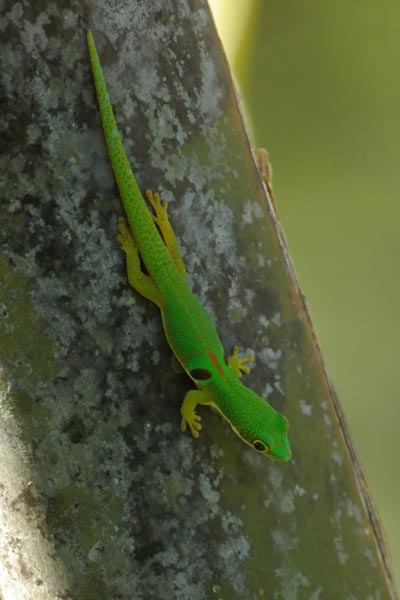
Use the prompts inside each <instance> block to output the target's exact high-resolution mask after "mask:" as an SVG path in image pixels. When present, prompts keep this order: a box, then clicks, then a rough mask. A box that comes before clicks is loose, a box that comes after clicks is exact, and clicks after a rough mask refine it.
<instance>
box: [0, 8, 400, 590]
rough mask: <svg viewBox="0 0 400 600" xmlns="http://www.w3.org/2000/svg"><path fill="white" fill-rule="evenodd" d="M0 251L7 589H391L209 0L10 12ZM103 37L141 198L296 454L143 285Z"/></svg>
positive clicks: (6, 15)
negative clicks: (96, 71)
mask: <svg viewBox="0 0 400 600" xmlns="http://www.w3.org/2000/svg"><path fill="white" fill-rule="evenodd" d="M1 25H2V36H1V42H0V44H1V50H2V52H1V56H2V63H3V64H2V68H1V71H0V77H1V85H2V96H3V103H2V104H3V110H2V112H1V114H0V123H1V128H2V138H1V139H2V148H3V153H2V156H1V171H2V175H3V183H2V192H1V228H0V240H1V255H0V317H1V320H0V332H1V347H0V366H1V371H0V373H1V380H0V410H1V419H0V432H1V434H0V435H1V437H0V457H1V462H0V472H1V484H0V507H1V511H0V527H1V535H0V569H1V573H0V592H1V594H2V599H3V600H9V599H11V598H12V599H14V598H18V599H23V600H25V599H27V600H42V599H48V598H59V599H68V598H73V599H77V600H89V599H90V600H92V599H93V598H96V600H103V599H104V600H110V599H113V600H116V599H123V600H128V599H135V600H142V599H143V600H149V599H150V600H152V599H154V600H159V599H163V600H168V599H171V600H173V599H179V600H186V599H187V600H189V599H190V600H193V599H196V600H197V599H199V600H201V599H219V598H224V599H229V600H231V599H232V600H235V599H240V600H244V599H246V600H250V599H255V598H265V599H268V600H270V599H278V600H281V599H283V600H292V599H299V600H301V599H309V600H319V599H330V598H332V599H341V598H343V599H345V598H346V599H350V598H352V599H353V600H354V599H356V600H366V599H367V598H368V599H378V598H379V600H387V599H394V598H396V595H395V591H394V584H393V578H392V575H391V571H390V568H389V565H388V559H387V553H386V547H385V543H384V540H383V538H382V534H381V529H380V526H379V522H378V518H377V516H376V512H375V509H374V507H373V503H372V500H371V497H370V494H369V491H368V486H367V484H366V480H365V477H364V475H363V472H362V469H361V466H360V463H359V461H358V458H357V455H356V452H355V450H354V447H353V444H352V442H351V438H350V435H349V432H348V430H347V427H346V424H345V421H344V417H343V414H342V411H341V409H340V405H339V403H338V400H337V398H336V395H335V393H334V390H333V388H332V385H331V383H330V381H329V378H328V376H327V374H326V370H325V368H324V364H323V361H322V358H321V353H320V349H319V347H318V343H317V340H316V337H315V334H314V331H313V328H312V324H311V321H310V318H309V313H308V310H307V308H306V306H305V302H304V299H303V296H302V295H301V292H300V290H299V287H298V284H297V280H296V276H295V274H294V272H293V267H292V264H291V261H290V258H289V254H288V251H287V246H286V243H285V240H284V237H283V234H282V231H281V228H280V225H279V222H278V220H277V218H276V214H275V209H274V206H273V204H272V203H271V201H270V198H269V197H268V193H267V192H266V190H265V188H264V186H263V184H262V181H261V179H260V176H259V173H258V171H257V168H256V165H255V163H254V159H253V156H252V153H251V149H250V145H249V141H248V138H247V135H246V132H245V130H244V126H243V123H242V118H241V115H240V111H239V108H238V104H237V97H236V94H235V90H234V87H233V84H232V80H231V77H230V72H229V67H228V65H227V62H226V59H225V56H224V54H223V51H222V49H221V45H220V42H219V39H218V36H217V34H216V31H215V28H214V24H213V22H212V18H211V16H210V12H209V9H208V6H207V3H206V2H205V0H182V1H180V2H173V1H172V0H164V1H163V2H160V1H159V0H146V1H143V0H129V1H128V0H118V1H115V2H113V3H108V2H107V3H105V2H100V1H97V2H96V1H89V0H86V1H85V2H79V3H78V2H76V1H73V0H62V1H61V2H58V3H51V2H40V3H29V7H28V5H24V4H22V3H18V2H17V3H15V2H10V1H6V2H5V10H4V11H3V17H2V21H1ZM88 27H90V28H91V29H92V30H93V33H94V36H95V40H96V44H97V47H98V50H99V54H100V57H101V60H102V63H103V66H104V70H105V76H106V79H107V82H108V87H109V92H110V97H111V100H112V103H113V105H114V107H115V112H116V117H117V121H118V123H119V126H120V128H121V131H122V135H123V141H124V144H125V147H126V149H127V152H128V154H129V157H130V160H131V164H132V166H133V169H134V171H135V173H136V175H137V177H138V181H139V183H140V185H141V187H142V188H143V189H144V188H147V187H150V188H153V189H156V190H157V191H160V192H161V194H162V197H163V199H164V200H167V201H169V202H170V207H169V213H170V218H171V221H172V223H173V226H174V229H175V231H176V233H177V237H178V239H179V241H180V244H181V248H182V253H183V257H184V260H185V263H186V266H187V270H188V273H189V280H190V283H191V285H192V287H193V290H194V291H195V293H196V294H197V295H198V296H199V297H200V299H201V300H202V301H203V302H204V304H205V305H206V307H207V308H208V309H209V311H210V312H211V314H212V315H213V316H214V317H215V321H216V324H217V328H218V331H219V332H220V336H221V339H222V342H223V344H224V346H225V348H226V349H227V350H228V349H229V348H230V347H231V346H233V345H234V344H235V343H238V344H239V346H240V348H241V350H242V351H243V352H247V351H249V350H251V351H254V352H255V354H256V357H257V358H256V364H255V366H254V368H253V370H252V373H251V374H250V375H249V376H247V378H246V381H245V382H246V384H248V385H249V387H251V388H252V389H254V390H255V391H256V392H258V393H260V394H264V395H268V397H269V400H270V402H271V403H272V404H273V405H274V406H275V407H276V408H277V409H278V410H280V411H281V412H283V413H284V414H286V415H287V416H288V418H289V421H290V429H289V433H290V440H291V445H292V450H293V459H292V461H291V462H290V463H289V464H278V463H274V462H272V461H269V460H268V459H266V458H264V457H262V456H259V455H257V454H256V452H254V451H253V450H252V449H250V448H247V447H246V446H245V445H244V444H243V443H242V442H241V441H240V440H239V439H238V438H237V437H236V436H235V435H234V434H233V433H231V432H230V430H229V429H228V427H227V425H226V424H225V422H224V421H223V420H222V419H221V418H220V416H218V415H216V414H213V413H212V412H210V411H208V410H206V409H204V410H201V414H202V418H203V430H202V433H201V436H200V438H199V439H198V440H193V439H191V438H190V436H189V435H187V434H186V435H183V434H181V433H180V432H179V422H180V418H179V407H180V404H181V401H182V399H183V396H184V394H185V393H186V391H187V390H188V389H190V387H191V382H190V381H189V380H188V378H187V377H186V375H185V374H184V373H183V372H182V370H181V368H180V367H179V365H178V363H177V361H176V360H175V359H174V357H173V355H172V353H171V351H170V349H169V347H168V345H167V342H166V340H165V338H164V335H163V330H162V325H161V319H160V316H159V313H158V310H157V309H156V308H155V307H154V306H153V305H151V304H150V303H149V302H147V301H146V300H144V299H143V298H141V297H139V296H138V295H135V294H133V293H132V292H131V290H130V288H129V287H128V284H127V280H126V275H125V264H124V256H123V254H122V252H121V251H120V249H119V247H118V243H117V242H116V223H117V218H118V216H119V215H121V214H122V207H121V204H120V200H119V197H118V194H117V192H116V189H115V186H114V182H113V177H112V173H111V169H110V166H109V164H108V159H107V155H106V149H105V145H104V142H103V138H102V131H101V125H100V119H99V115H98V111H97V106H96V100H95V93H94V87H93V82H92V76H91V73H90V67H89V60H88V56H87V51H86V46H85V31H86V29H87V28H88Z"/></svg>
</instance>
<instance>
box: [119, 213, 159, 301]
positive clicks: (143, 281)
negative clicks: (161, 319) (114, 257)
mask: <svg viewBox="0 0 400 600" xmlns="http://www.w3.org/2000/svg"><path fill="white" fill-rule="evenodd" d="M118 231H119V235H118V236H117V240H118V241H119V244H120V246H121V249H122V250H123V251H124V252H125V254H126V270H127V273H128V281H129V284H130V285H131V286H132V287H133V289H135V290H136V291H137V292H138V293H139V294H140V295H141V296H144V297H145V298H147V299H148V300H151V302H154V303H155V304H157V305H158V306H161V304H162V298H161V293H160V291H159V289H158V287H157V286H156V284H155V283H154V281H153V280H152V278H151V277H150V275H146V274H145V273H143V271H142V269H141V266H140V258H139V250H138V247H137V245H136V242H135V240H134V238H133V236H132V233H131V230H130V229H129V225H128V223H127V222H126V219H124V217H120V218H119V219H118Z"/></svg>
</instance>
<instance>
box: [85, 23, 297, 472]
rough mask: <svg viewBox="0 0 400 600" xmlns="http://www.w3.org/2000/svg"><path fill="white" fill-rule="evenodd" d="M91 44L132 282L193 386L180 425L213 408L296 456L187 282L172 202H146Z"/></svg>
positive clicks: (192, 424)
mask: <svg viewBox="0 0 400 600" xmlns="http://www.w3.org/2000/svg"><path fill="white" fill-rule="evenodd" d="M87 45H88V51H89V57H90V63H91V69H92V74H93V79H94V85H95V89H96V95H97V101H98V106H99V112H100V118H101V123H102V128H103V133H104V138H105V142H106V147H107V151H108V156H109V160H110V163H111V167H112V170H113V173H114V178H115V181H116V184H117V187H118V190H119V193H120V197H121V200H122V204H123V207H124V210H125V214H126V218H125V217H120V219H119V221H118V231H119V234H118V237H117V239H118V242H119V244H120V246H121V249H122V250H123V251H124V253H125V256H126V269H127V276H128V282H129V284H130V285H131V286H132V288H134V289H135V290H136V292H138V293H139V294H140V295H142V296H144V297H145V298H147V299H148V300H150V301H151V302H154V304H156V305H157V306H158V308H159V309H160V311H161V317H162V323H163V327H164V331H165V336H166V339H167V341H168V344H169V346H170V347H171V349H172V351H173V353H174V354H175V356H176V358H177V359H178V361H179V363H180V364H181V365H182V367H183V369H184V370H185V371H186V373H187V374H188V375H189V377H190V378H191V379H192V381H193V382H194V385H195V388H196V389H191V390H190V391H188V392H187V393H186V395H185V397H184V399H183V403H182V406H181V409H180V414H181V425H180V429H181V431H182V432H185V431H186V429H187V427H189V429H190V432H191V434H192V436H193V437H194V438H197V437H198V436H199V433H200V430H201V427H202V426H201V416H200V415H199V414H198V413H197V412H196V407H197V406H198V405H206V406H209V407H213V408H214V409H216V411H217V412H218V413H220V414H221V415H222V416H223V417H224V418H225V419H226V421H227V422H228V423H229V425H230V426H231V428H232V429H233V431H234V432H235V433H236V434H237V435H238V436H239V438H240V439H241V440H242V441H243V442H245V443H246V444H247V445H248V446H251V447H252V448H254V449H255V450H256V451H257V452H258V453H260V454H263V455H266V456H269V457H270V458H273V459H276V460H278V461H284V462H286V461H288V460H289V459H290V458H291V450H290V445H289V441H288V437H287V431H288V421H287V419H286V417H285V416H284V415H282V414H281V413H279V412H278V411H277V410H275V409H274V408H273V407H272V406H271V405H270V404H269V403H268V402H267V401H266V400H265V399H264V398H263V397H261V396H259V395H258V394H256V393H255V392H253V391H252V390H251V389H250V388H248V387H246V386H245V385H244V384H243V383H242V381H241V379H242V375H243V374H245V373H248V372H249V371H250V368H249V366H248V365H247V363H248V362H250V361H251V360H253V358H254V357H253V356H247V357H245V358H239V351H238V347H237V346H235V347H234V348H233V351H232V355H231V356H229V357H226V356H225V354H224V349H223V346H222V343H221V341H220V339H219V337H218V334H217V331H216V328H215V325H214V323H213V321H212V319H211V317H210V315H209V313H208V312H207V310H206V309H205V308H204V307H203V305H202V304H201V303H200V301H199V300H198V298H197V297H196V296H195V294H194V293H193V292H192V290H191V289H190V287H189V285H188V283H187V279H186V268H185V265H184V262H183V260H182V257H181V254H180V250H179V246H178V241H177V239H176V236H175V233H174V231H173V229H172V226H171V223H170V221H169V218H168V213H167V206H168V205H167V203H166V202H162V201H161V199H160V196H159V194H157V193H153V192H152V191H150V190H146V191H145V197H146V199H147V202H148V204H147V203H146V200H145V199H144V197H143V195H142V193H141V191H140V188H139V185H138V183H137V181H136V178H135V175H134V174H133V172H132V169H131V167H130V164H129V161H128V158H127V156H126V153H125V150H124V147H123V143H122V141H121V136H120V133H119V130H118V126H117V123H116V120H115V117H114V112H113V108H112V105H111V102H110V100H109V96H108V90H107V85H106V82H105V79H104V75H103V71H102V68H101V64H100V60H99V57H98V54H97V50H96V46H95V43H94V39H93V35H92V32H91V31H90V30H88V31H87ZM149 205H150V206H149ZM150 207H151V209H152V210H150ZM142 263H143V265H144V267H145V270H144V269H143V268H142Z"/></svg>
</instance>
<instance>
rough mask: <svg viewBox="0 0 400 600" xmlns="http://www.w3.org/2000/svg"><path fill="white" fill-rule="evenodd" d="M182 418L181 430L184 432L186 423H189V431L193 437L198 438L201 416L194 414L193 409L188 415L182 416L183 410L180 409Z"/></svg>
mask: <svg viewBox="0 0 400 600" xmlns="http://www.w3.org/2000/svg"><path fill="white" fill-rule="evenodd" d="M181 415H182V420H181V431H182V432H185V431H186V427H187V425H189V428H190V433H191V434H192V436H193V437H194V438H198V437H199V435H200V430H201V423H200V421H201V416H200V415H198V414H196V413H195V412H194V411H193V413H192V414H190V415H186V416H183V411H182V410H181Z"/></svg>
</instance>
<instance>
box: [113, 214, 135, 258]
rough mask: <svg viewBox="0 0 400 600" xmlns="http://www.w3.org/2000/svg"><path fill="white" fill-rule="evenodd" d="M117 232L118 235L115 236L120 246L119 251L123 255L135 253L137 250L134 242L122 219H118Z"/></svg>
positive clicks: (125, 222) (127, 226)
mask: <svg viewBox="0 0 400 600" xmlns="http://www.w3.org/2000/svg"><path fill="white" fill-rule="evenodd" d="M118 231H119V235H118V236H117V240H118V242H119V245H120V246H121V250H123V251H124V252H125V254H132V253H133V252H136V251H137V248H136V244H135V241H134V239H133V237H132V234H131V231H130V229H129V225H128V223H127V221H126V219H125V218H124V217H120V218H119V219H118Z"/></svg>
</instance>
